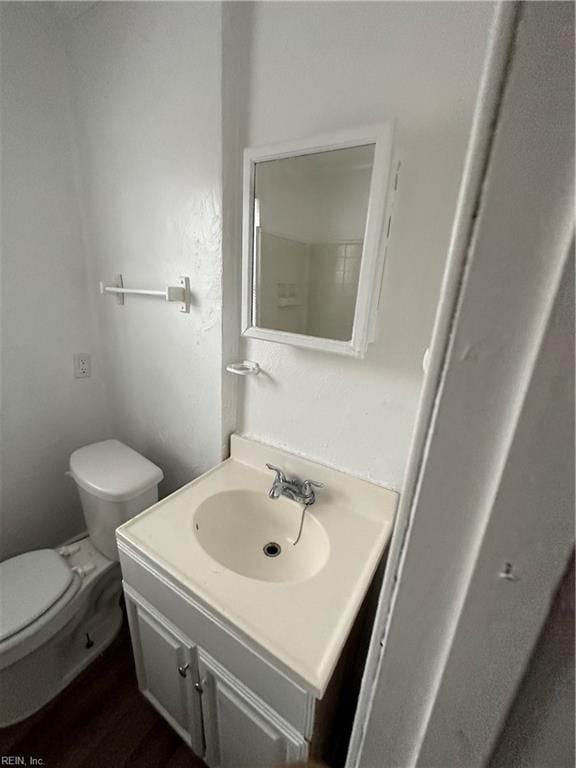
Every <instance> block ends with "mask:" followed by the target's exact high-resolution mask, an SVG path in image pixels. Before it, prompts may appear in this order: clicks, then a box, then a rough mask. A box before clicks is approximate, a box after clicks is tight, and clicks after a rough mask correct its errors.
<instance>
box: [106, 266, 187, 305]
mask: <svg viewBox="0 0 576 768" xmlns="http://www.w3.org/2000/svg"><path fill="white" fill-rule="evenodd" d="M178 282H179V285H168V286H166V288H165V290H163V291H152V290H149V289H147V288H125V287H124V280H123V278H122V275H114V285H104V283H100V293H102V294H105V293H112V294H115V296H116V300H117V302H118V304H124V295H125V294H132V295H135V296H161V297H162V298H163V299H165V300H166V301H177V302H179V303H180V312H190V278H189V277H180V278H179V280H178Z"/></svg>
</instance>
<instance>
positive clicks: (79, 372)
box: [74, 352, 90, 379]
mask: <svg viewBox="0 0 576 768" xmlns="http://www.w3.org/2000/svg"><path fill="white" fill-rule="evenodd" d="M89 376H90V355H89V354H88V352H76V353H75V354H74V377H75V378H76V379H87V378H88V377H89Z"/></svg>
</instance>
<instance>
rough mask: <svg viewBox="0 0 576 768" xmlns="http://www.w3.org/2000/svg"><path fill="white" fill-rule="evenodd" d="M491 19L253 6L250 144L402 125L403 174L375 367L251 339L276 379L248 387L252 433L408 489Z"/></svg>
mask: <svg viewBox="0 0 576 768" xmlns="http://www.w3.org/2000/svg"><path fill="white" fill-rule="evenodd" d="M242 5H244V4H242ZM492 9H493V6H492V4H491V3H426V2H423V3H417V2H413V3H361V2H359V3H356V2H354V3H352V2H342V3H306V4H305V5H303V4H300V3H284V2H278V3H256V4H255V5H254V6H253V7H249V6H248V7H246V8H245V9H244V13H245V14H247V15H249V18H250V23H249V25H248V29H247V31H246V33H245V34H246V46H247V47H248V48H249V49H250V52H251V56H250V77H249V80H248V82H247V83H246V84H244V85H245V89H246V90H245V98H246V100H247V104H248V105H249V108H248V115H247V121H246V128H245V135H244V137H243V138H244V143H245V144H246V145H254V146H256V145H261V144H269V143H274V142H279V141H284V140H289V139H294V138H298V137H306V136H310V135H315V134H321V133H327V132H331V131H337V130H339V129H345V128H350V127H353V126H361V125H367V124H372V123H378V122H382V121H384V120H387V119H391V118H396V119H397V121H398V144H399V147H400V148H401V150H402V160H403V165H402V175H401V180H400V189H399V198H398V201H397V205H396V213H395V217H394V222H393V227H392V241H391V247H390V249H389V261H388V264H387V267H386V275H385V280H386V282H385V287H384V291H383V295H382V306H383V310H382V312H381V315H380V318H379V324H378V326H379V327H378V341H377V342H376V343H375V344H373V345H372V346H371V347H370V350H369V352H368V355H367V357H366V359H365V360H363V361H358V360H352V359H348V358H343V357H338V356H334V355H330V354H326V353H316V352H311V351H308V350H302V349H295V348H291V347H288V346H282V345H278V344H271V343H268V342H264V341H259V340H247V341H245V343H244V350H245V354H244V356H245V357H246V358H248V359H251V360H255V361H257V362H259V363H260V365H261V366H262V368H263V371H264V374H263V375H261V376H258V377H257V378H250V379H249V380H246V381H244V382H243V383H242V386H243V387H244V390H243V397H242V400H241V404H240V414H239V419H240V421H239V423H240V428H241V430H242V432H243V433H245V434H247V435H250V436H253V437H257V438H260V439H262V440H264V441H267V442H271V443H274V444H277V445H281V446H282V447H285V448H288V449H289V450H295V451H300V452H303V453H305V454H307V455H308V456H310V457H312V458H319V459H320V460H322V461H325V462H328V463H331V464H333V465H335V466H338V467H342V468H345V469H347V470H350V471H352V472H354V473H356V474H359V475H362V476H365V477H368V478H372V479H374V480H377V481H379V482H382V483H384V484H386V485H388V486H389V487H392V488H398V487H399V486H400V482H401V479H402V474H403V471H404V466H405V463H406V456H407V451H408V444H409V439H410V435H411V432H412V427H413V422H414V417H415V409H416V402H417V398H418V395H419V392H420V385H421V377H422V369H421V362H422V356H423V353H424V350H425V349H426V346H427V345H428V343H429V339H430V333H431V327H432V320H433V316H434V311H435V308H436V302H437V298H438V290H439V283H440V278H441V274H442V270H443V267H444V261H445V256H446V250H447V247H448V241H449V235H450V226H451V222H452V217H453V214H454V207H455V202H456V194H457V189H458V183H459V179H460V174H461V171H462V163H463V158H464V151H465V147H466V142H467V138H468V131H469V128H470V124H471V116H472V109H473V105H474V99H475V96H476V92H477V87H478V81H479V74H480V68H481V63H482V60H483V55H484V51H485V45H486V40H487V33H488V27H489V22H490V18H491V13H492ZM237 13H239V11H237ZM225 45H226V39H225ZM225 111H226V103H225Z"/></svg>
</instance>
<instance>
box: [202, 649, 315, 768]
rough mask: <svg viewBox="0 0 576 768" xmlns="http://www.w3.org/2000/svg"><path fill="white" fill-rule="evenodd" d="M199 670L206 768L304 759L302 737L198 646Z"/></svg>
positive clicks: (262, 766)
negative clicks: (208, 767)
mask: <svg viewBox="0 0 576 768" xmlns="http://www.w3.org/2000/svg"><path fill="white" fill-rule="evenodd" d="M198 670H199V673H200V684H201V686H202V691H203V693H202V713H203V717H204V733H205V738H206V753H205V756H204V760H205V762H206V763H208V765H209V766H210V768H272V766H276V765H282V764H283V763H289V762H292V761H295V760H305V759H306V757H307V755H308V743H307V741H306V740H305V739H304V737H303V736H302V735H300V734H299V733H297V732H296V731H295V730H294V729H293V728H292V727H291V726H290V725H288V723H286V722H284V721H283V720H282V719H281V718H280V717H279V716H278V715H277V714H276V713H275V712H274V711H273V710H271V709H270V708H269V707H268V706H267V705H266V704H264V703H263V702H261V701H260V700H259V699H257V698H256V697H255V696H254V694H252V693H251V692H250V691H248V689H246V688H245V687H244V686H243V685H242V684H241V683H239V682H238V681H237V680H236V679H235V678H233V677H232V676H231V675H230V674H229V673H228V672H227V671H226V670H225V669H224V668H223V667H221V666H220V665H219V664H218V663H217V662H215V661H214V659H212V658H211V657H210V656H208V655H207V654H206V653H204V651H202V650H199V651H198Z"/></svg>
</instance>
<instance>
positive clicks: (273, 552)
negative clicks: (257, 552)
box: [262, 541, 282, 557]
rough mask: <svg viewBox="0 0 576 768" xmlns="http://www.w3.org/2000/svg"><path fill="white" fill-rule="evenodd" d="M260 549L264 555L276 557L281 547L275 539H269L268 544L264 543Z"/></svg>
mask: <svg viewBox="0 0 576 768" xmlns="http://www.w3.org/2000/svg"><path fill="white" fill-rule="evenodd" d="M262 549H263V550H264V554H265V555H266V557H278V555H279V554H280V552H282V547H281V546H280V544H277V543H276V542H275V541H269V542H268V544H264V546H263V547H262Z"/></svg>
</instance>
